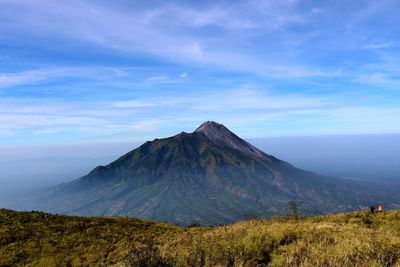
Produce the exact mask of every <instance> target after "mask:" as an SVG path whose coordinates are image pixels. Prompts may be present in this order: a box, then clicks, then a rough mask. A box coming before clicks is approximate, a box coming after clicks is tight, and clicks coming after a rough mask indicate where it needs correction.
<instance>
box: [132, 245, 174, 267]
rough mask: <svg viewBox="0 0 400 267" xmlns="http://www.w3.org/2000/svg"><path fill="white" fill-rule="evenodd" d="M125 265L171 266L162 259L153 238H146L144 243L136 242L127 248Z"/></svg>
mask: <svg viewBox="0 0 400 267" xmlns="http://www.w3.org/2000/svg"><path fill="white" fill-rule="evenodd" d="M125 266H127V267H164V266H171V265H170V264H168V261H167V260H166V259H164V258H163V257H162V256H161V254H160V251H159V250H158V248H157V246H156V245H155V243H154V240H153V239H149V240H147V241H146V242H145V243H137V244H136V245H135V246H134V247H132V248H131V249H130V250H129V254H128V257H127V259H126V261H125Z"/></svg>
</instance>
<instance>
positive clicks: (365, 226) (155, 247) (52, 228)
mask: <svg viewBox="0 0 400 267" xmlns="http://www.w3.org/2000/svg"><path fill="white" fill-rule="evenodd" d="M299 265H302V266H400V211H390V212H385V213H379V214H370V213H368V212H354V213H349V214H338V215H329V216H321V217H311V218H301V219H298V218H290V217H286V218H275V219H269V220H248V221H243V222H239V223H236V224H233V225H229V226H220V227H208V228H201V227H192V228H189V227H186V228H184V227H177V226H173V225H167V224H161V223H155V222H150V221H144V220H139V219H133V218H106V217H92V218H88V217H69V216H57V215H50V214H46V213H41V212H14V211H9V210H0V266H299Z"/></svg>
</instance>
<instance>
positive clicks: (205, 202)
mask: <svg viewBox="0 0 400 267" xmlns="http://www.w3.org/2000/svg"><path fill="white" fill-rule="evenodd" d="M304 153H307V151H304ZM389 191H390V189H384V188H380V187H377V186H374V185H369V184H364V183H357V182H352V181H346V180H340V179H335V178H331V177H325V176H321V175H317V174H314V173H311V172H308V171H305V170H301V169H298V168H296V167H294V166H292V165H291V164H289V163H287V162H285V161H282V160H279V159H277V158H275V157H273V156H271V155H268V154H266V153H264V152H262V151H261V150H259V149H257V148H256V147H254V146H252V145H251V144H249V143H247V142H246V141H244V140H243V139H241V138H240V137H238V136H237V135H235V134H234V133H232V132H231V131H229V130H228V129H227V128H226V127H225V126H223V125H221V124H218V123H216V122H205V123H203V124H202V125H201V126H199V127H198V128H197V129H196V130H195V131H194V132H193V133H185V132H182V133H180V134H177V135H175V136H172V137H169V138H164V139H155V140H153V141H151V142H149V141H148V142H146V143H144V144H143V145H141V146H140V147H138V148H137V149H135V150H133V151H131V152H129V153H127V154H126V155H124V156H122V157H120V158H119V159H117V160H116V161H114V162H112V163H110V164H108V165H106V166H98V167H96V168H95V169H94V170H92V171H91V172H90V173H89V174H88V175H86V176H83V177H81V178H79V179H77V180H75V181H72V182H70V183H66V184H61V185H59V186H57V187H54V188H50V189H48V190H46V191H42V192H40V193H39V194H38V195H37V196H35V197H33V198H32V199H30V200H29V203H25V204H24V205H25V206H24V207H23V208H29V209H31V208H33V209H39V210H45V211H51V212H57V213H64V214H78V215H92V216H96V215H124V216H132V217H139V218H147V219H155V220H159V221H165V222H170V223H176V224H186V225H187V224H190V223H192V222H198V223H201V224H203V225H209V224H213V225H215V224H220V223H231V222H235V221H238V220H241V219H244V218H248V217H254V216H257V217H266V216H272V215H284V214H287V212H288V211H287V203H288V201H296V202H297V203H298V205H299V208H300V212H301V213H302V214H324V213H333V212H343V211H352V210H357V209H360V208H361V207H366V206H369V205H370V204H371V203H377V202H383V203H384V204H385V206H386V207H389V208H395V207H396V204H399V199H400V196H399V195H398V194H394V193H391V194H390V193H389Z"/></svg>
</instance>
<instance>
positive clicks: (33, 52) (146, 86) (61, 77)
mask: <svg viewBox="0 0 400 267" xmlns="http://www.w3.org/2000/svg"><path fill="white" fill-rule="evenodd" d="M399 10H400V2H399V1H389V0H382V1H376V0H374V1H368V0H363V1H361V0H360V1H300V0H283V1H278V0H274V1H128V0H116V1H99V0H97V1H90V0H89V1H78V0H68V1H62V0H60V1H50V0H47V1H45V0H2V1H0V145H19V144H49V143H71V142H72V143H88V142H89V143H90V142H115V141H124V142H125V141H142V140H148V139H153V138H156V137H164V136H169V135H172V134H175V133H177V132H180V131H191V130H193V129H194V128H196V126H198V125H199V124H200V123H201V122H203V121H205V120H215V121H218V122H220V123H223V124H225V125H227V126H228V127H229V128H231V129H232V130H234V131H235V132H237V133H238V134H239V135H241V136H243V137H245V138H252V137H269V136H297V135H330V134H352V133H357V134H358V133H394V132H400V49H399V48H400V36H399V35H400V17H399V16H398V13H399Z"/></svg>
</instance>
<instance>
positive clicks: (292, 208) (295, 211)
mask: <svg viewBox="0 0 400 267" xmlns="http://www.w3.org/2000/svg"><path fill="white" fill-rule="evenodd" d="M288 208H289V215H291V216H295V217H297V216H299V207H298V205H297V202H296V201H294V200H291V201H289V202H288Z"/></svg>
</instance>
